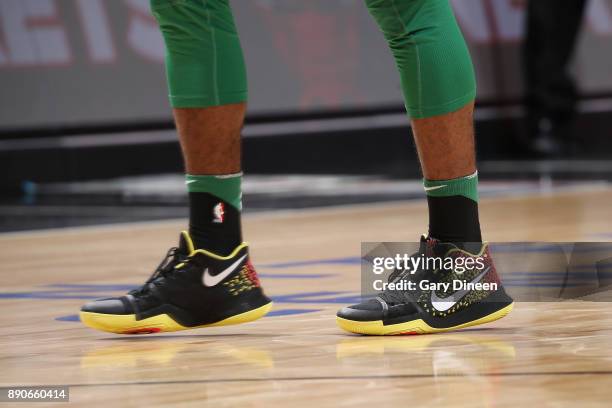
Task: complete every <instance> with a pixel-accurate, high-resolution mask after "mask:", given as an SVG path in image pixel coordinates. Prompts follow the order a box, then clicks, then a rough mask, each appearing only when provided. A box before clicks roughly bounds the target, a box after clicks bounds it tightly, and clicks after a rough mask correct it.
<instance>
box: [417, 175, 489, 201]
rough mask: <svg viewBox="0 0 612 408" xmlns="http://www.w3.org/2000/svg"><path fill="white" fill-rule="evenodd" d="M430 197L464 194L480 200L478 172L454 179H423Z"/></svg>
mask: <svg viewBox="0 0 612 408" xmlns="http://www.w3.org/2000/svg"><path fill="white" fill-rule="evenodd" d="M423 186H424V187H425V192H427V195H428V196H429V197H451V196H463V197H466V198H469V199H471V200H474V201H475V202H478V172H475V173H474V174H471V175H469V176H465V177H460V178H456V179H452V180H423Z"/></svg>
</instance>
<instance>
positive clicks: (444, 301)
mask: <svg viewBox="0 0 612 408" xmlns="http://www.w3.org/2000/svg"><path fill="white" fill-rule="evenodd" d="M489 269H491V266H489V267H487V268H485V270H483V271H482V272H480V274H478V276H476V277H475V278H474V279H472V280H471V281H470V282H469V283H478V282H479V281H480V280H481V279H482V278H484V276H485V275H486V274H487V272H489ZM470 292H471V290H465V289H462V290H458V291H456V292H455V293H453V294H452V295H450V296H449V297H445V298H441V297H439V296H438V295H436V291H435V290H433V291H431V305H432V306H433V308H434V309H436V310H437V311H438V312H446V311H447V310H448V309H450V308H451V307H453V306H455V305H456V304H457V302H459V301H460V300H461V299H463V298H464V297H465V295H467V294H468V293H470ZM450 299H452V300H450Z"/></svg>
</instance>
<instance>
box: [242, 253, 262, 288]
mask: <svg viewBox="0 0 612 408" xmlns="http://www.w3.org/2000/svg"><path fill="white" fill-rule="evenodd" d="M245 266H246V270H247V273H246V275H247V278H248V279H249V280H250V281H251V283H252V284H253V286H255V287H257V288H258V287H260V286H261V284H260V283H259V277H258V276H257V272H256V271H255V267H254V266H253V264H252V263H251V261H250V260H249V261H248V262H247V263H246V265H245Z"/></svg>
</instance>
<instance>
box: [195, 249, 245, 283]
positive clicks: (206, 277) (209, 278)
mask: <svg viewBox="0 0 612 408" xmlns="http://www.w3.org/2000/svg"><path fill="white" fill-rule="evenodd" d="M246 257H247V254H244V255H242V257H241V258H240V259H238V260H237V261H236V262H234V263H233V264H231V265H230V266H228V267H227V268H225V269H224V270H222V271H221V273H218V274H216V275H214V276H213V275H211V274H210V273H209V272H208V268H206V269H204V274H203V275H202V283H204V286H207V287H209V288H210V287H213V286H216V285H218V284H219V282H221V281H222V280H223V279H225V278H227V277H228V276H229V275H231V274H232V272H234V271H235V270H236V268H237V267H238V266H239V265H240V264H241V263H242V261H244V258H246Z"/></svg>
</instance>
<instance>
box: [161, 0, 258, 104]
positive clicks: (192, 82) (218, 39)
mask: <svg viewBox="0 0 612 408" xmlns="http://www.w3.org/2000/svg"><path fill="white" fill-rule="evenodd" d="M151 10H152V12H153V15H154V16H155V18H156V19H157V21H158V23H159V27H160V29H161V32H162V35H163V37H164V42H165V44H166V73H167V77H168V88H169V90H170V104H171V105H172V106H173V107H174V108H203V107H208V106H219V105H227V104H232V103H240V102H244V101H246V100H247V79H246V69H245V64H244V57H243V55H242V48H241V46H240V40H239V38H238V32H237V31H236V24H235V22H234V17H233V15H232V10H231V8H230V5H229V1H228V0H151Z"/></svg>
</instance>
